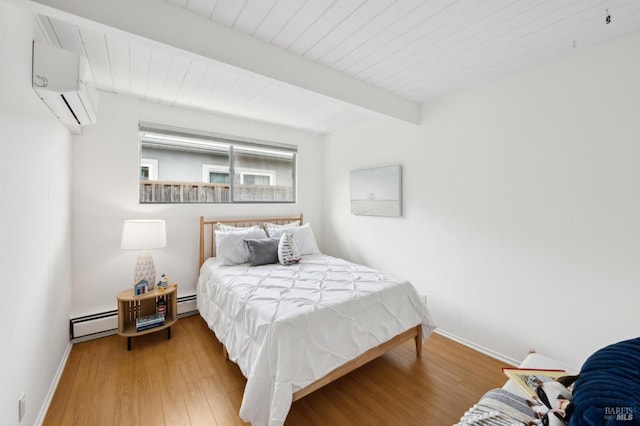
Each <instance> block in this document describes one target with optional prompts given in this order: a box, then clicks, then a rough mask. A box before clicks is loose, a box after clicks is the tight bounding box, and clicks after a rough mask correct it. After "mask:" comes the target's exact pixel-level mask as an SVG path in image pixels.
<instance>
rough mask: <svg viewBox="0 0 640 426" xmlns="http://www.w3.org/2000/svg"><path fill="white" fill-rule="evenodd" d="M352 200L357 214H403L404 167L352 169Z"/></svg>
mask: <svg viewBox="0 0 640 426" xmlns="http://www.w3.org/2000/svg"><path fill="white" fill-rule="evenodd" d="M350 201H351V213H353V214H356V215H366V216H388V217H400V216H402V167H401V166H400V165H396V166H386V167H375V168H369V169H359V170H352V171H351V172H350Z"/></svg>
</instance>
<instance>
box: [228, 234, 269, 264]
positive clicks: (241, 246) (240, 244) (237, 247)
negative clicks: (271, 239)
mask: <svg viewBox="0 0 640 426" xmlns="http://www.w3.org/2000/svg"><path fill="white" fill-rule="evenodd" d="M245 238H251V239H261V238H267V234H266V233H265V232H264V230H263V229H261V228H260V227H259V226H252V227H250V228H245V229H244V230H239V231H227V232H224V231H218V232H216V258H217V259H218V260H219V261H220V263H221V264H222V265H238V264H240V263H247V262H248V261H249V249H248V248H247V245H246V244H245V242H244V239H245Z"/></svg>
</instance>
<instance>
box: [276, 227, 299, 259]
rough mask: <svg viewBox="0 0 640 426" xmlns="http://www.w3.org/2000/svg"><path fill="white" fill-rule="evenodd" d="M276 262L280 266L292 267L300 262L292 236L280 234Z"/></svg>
mask: <svg viewBox="0 0 640 426" xmlns="http://www.w3.org/2000/svg"><path fill="white" fill-rule="evenodd" d="M278 262H280V264H281V265H293V264H294V263H298V262H300V250H298V246H297V245H296V243H295V241H293V236H291V234H287V233H286V232H285V233H284V234H282V236H281V237H280V242H279V243H278Z"/></svg>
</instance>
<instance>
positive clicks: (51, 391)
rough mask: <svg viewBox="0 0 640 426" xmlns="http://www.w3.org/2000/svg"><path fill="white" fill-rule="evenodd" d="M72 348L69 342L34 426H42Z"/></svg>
mask: <svg viewBox="0 0 640 426" xmlns="http://www.w3.org/2000/svg"><path fill="white" fill-rule="evenodd" d="M72 347H73V343H71V341H69V344H67V349H65V351H64V354H63V355H62V360H60V364H59V365H58V370H57V371H56V375H55V376H54V377H53V382H51V386H50V387H49V391H48V392H47V396H46V397H45V399H44V403H43V404H42V407H41V408H40V413H39V414H38V418H37V419H36V423H35V424H36V426H42V423H44V418H45V416H46V415H47V411H49V406H50V405H51V401H52V400H53V395H55V393H56V389H57V388H58V383H60V378H61V377H62V373H63V372H64V368H65V366H66V365H67V360H68V359H69V354H70V353H71V348H72Z"/></svg>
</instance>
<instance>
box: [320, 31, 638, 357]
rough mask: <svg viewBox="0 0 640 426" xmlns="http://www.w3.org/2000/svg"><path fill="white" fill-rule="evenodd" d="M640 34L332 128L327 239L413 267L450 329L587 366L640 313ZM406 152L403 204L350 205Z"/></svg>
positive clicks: (391, 264)
mask: <svg viewBox="0 0 640 426" xmlns="http://www.w3.org/2000/svg"><path fill="white" fill-rule="evenodd" d="M639 75H640V35H635V36H633V37H629V38H626V39H623V40H619V41H616V42H613V43H610V44H607V45H603V46H601V47H598V48H594V49H591V50H585V51H581V50H577V51H576V53H575V54H573V55H572V56H570V57H567V58H565V59H563V60H561V61H557V62H555V63H553V64H550V65H547V66H543V67H540V68H538V69H533V70H530V71H528V72H525V73H522V74H520V75H517V76H514V77H512V78H508V79H504V80H502V81H499V82H494V83H492V84H487V85H484V86H482V87H477V88H474V89H472V90H467V91H464V92H461V93H458V94H455V95H452V96H448V97H446V98H443V99H441V100H439V101H437V102H433V103H432V104H429V105H426V106H425V107H424V112H423V114H424V119H423V124H421V125H420V126H412V125H408V124H402V123H399V122H396V121H392V120H390V119H380V120H378V121H374V122H370V123H366V124H363V125H359V126H356V127H353V128H350V129H347V130H344V131H341V132H338V133H335V134H332V135H330V136H329V137H328V138H327V143H326V153H325V169H324V176H325V235H324V239H325V251H327V252H329V253H332V254H336V255H340V256H345V257H347V258H351V259H354V260H356V261H360V262H364V263H368V264H370V265H375V266H376V267H380V268H382V269H385V270H387V271H389V272H394V273H397V274H400V275H403V276H404V277H406V278H408V279H409V280H411V281H412V282H413V283H414V284H415V285H416V286H417V287H418V289H419V290H420V291H421V292H423V293H426V294H428V297H429V299H428V300H429V306H430V308H431V309H432V311H433V314H434V317H435V320H436V321H437V322H438V324H439V326H440V327H441V329H442V330H444V331H446V332H448V333H451V334H453V335H455V336H457V337H459V338H462V339H466V340H467V341H469V342H472V343H474V344H477V345H480V346H482V347H485V348H487V349H489V350H490V351H494V352H496V353H498V354H501V355H502V356H504V357H506V358H510V359H515V360H521V359H522V358H523V357H524V356H525V355H526V352H527V349H529V348H535V349H536V350H537V351H538V352H541V353H546V354H548V355H551V356H555V357H558V358H560V359H563V360H565V361H567V362H571V363H573V364H575V365H577V366H579V365H581V363H582V361H583V360H584V358H585V357H586V356H588V355H589V354H590V353H591V352H593V351H594V350H595V349H597V348H599V347H601V346H603V345H606V344H608V343H611V342H614V341H617V340H621V339H624V338H630V337H635V336H637V335H638V324H640V309H638V300H640V262H639V261H638V259H640V243H639V241H640V167H639V161H640V139H639V135H640V84H639V83H638V76H639ZM390 164H401V165H402V166H403V179H404V197H405V200H404V208H405V214H404V217H403V218H400V219H396V218H374V217H365V216H354V215H352V214H350V212H349V170H351V169H358V168H364V167H373V166H382V165H390Z"/></svg>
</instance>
